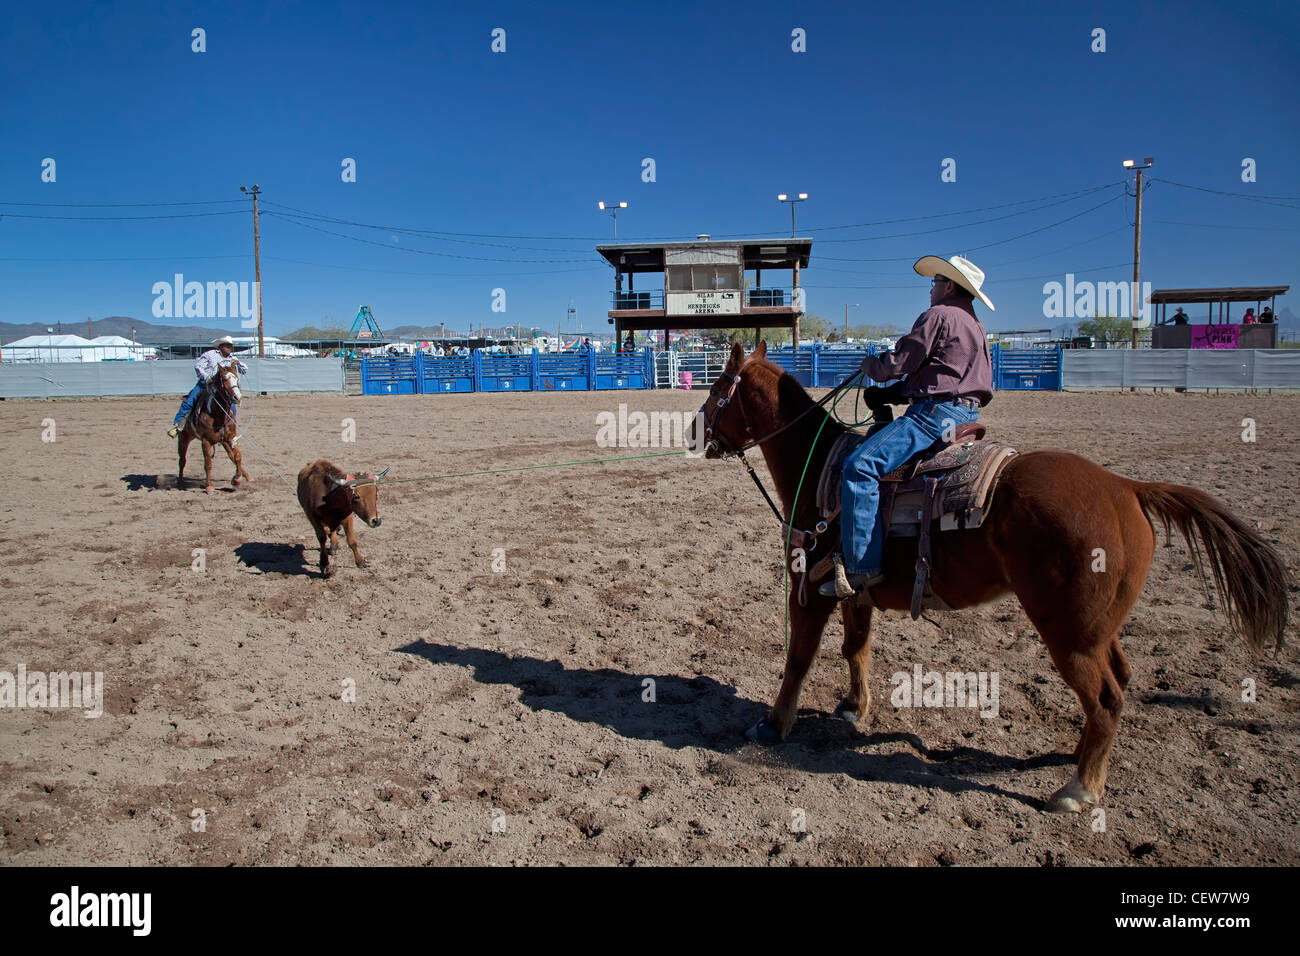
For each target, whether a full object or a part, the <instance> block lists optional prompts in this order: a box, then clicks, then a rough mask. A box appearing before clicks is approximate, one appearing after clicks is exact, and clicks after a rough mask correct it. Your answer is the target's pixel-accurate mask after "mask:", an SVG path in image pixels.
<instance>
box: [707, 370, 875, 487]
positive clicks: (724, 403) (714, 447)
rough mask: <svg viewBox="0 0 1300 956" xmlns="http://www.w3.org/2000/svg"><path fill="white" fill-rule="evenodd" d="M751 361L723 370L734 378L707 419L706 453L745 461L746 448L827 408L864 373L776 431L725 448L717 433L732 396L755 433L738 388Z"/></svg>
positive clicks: (850, 377) (840, 386)
mask: <svg viewBox="0 0 1300 956" xmlns="http://www.w3.org/2000/svg"><path fill="white" fill-rule="evenodd" d="M749 364H750V363H749V362H745V363H743V364H742V365H741V366H740V368H738V369H737V370H736V374H735V375H728V374H727V373H726V372H723V373H722V377H723V378H729V379H731V387H730V388H729V389H727V394H726V395H725V396H723V397H722V398H719V399H718V402H717V404H716V405H714V406H713V415H712V417H710V418H709V419H707V420H706V421H705V423H704V450H705V452H706V453H708V452H709V451H714V452H717V454H718V456H719V457H721V458H730V457H731V456H732V455H735V456H737V457H738V458H739V459H740V460H741V461H745V452H747V451H748V450H749V449H751V448H756V447H758V446H759V445H761V444H763V443H764V442H767V441H771V440H772V439H773V438H775V437H776V436H777V435H780V434H781V433H782V432H784V431H786V430H787V429H789V428H792V427H794V425H795V424H797V423H798V422H799V421H800V420H801V419H802V418H803V417H804V416H805V415H808V414H810V413H811V412H812V411H813V409H816V408H822V409H824V408H825V406H826V404H827V403H828V402H831V401H833V400H834V399H835V396H837V395H839V394H840V392H842V391H844V390H845V389H848V388H852V387H853V383H854V382H856V381H857V380H858V379H859V378H860V377H861V374H862V373H861V372H859V373H857V374H855V375H850V376H849V377H848V378H846V379H845V380H844V381H842V382H840V384H839V385H837V386H835V388H833V389H832V390H831V391H829V392H827V393H826V394H825V395H823V396H822V397H821V398H819V399H817V401H815V402H814V403H813V404H812V405H810V406H808V407H807V408H805V409H804V410H803V411H802V412H800V413H799V414H798V415H796V416H795V417H794V418H792V419H790V420H789V421H788V422H786V423H785V424H784V425H782V426H781V427H780V428H778V429H777V430H776V431H774V432H772V433H771V434H768V435H764V436H763V437H762V438H751V440H750V441H748V442H746V443H745V444H743V445H741V446H740V447H739V448H724V447H723V446H722V445H721V444H720V443H719V440H718V434H717V430H718V422H719V420H721V418H722V413H723V412H724V411H726V409H727V408H728V407H730V405H731V402H732V400H733V399H734V400H735V402H736V405H737V406H739V408H740V417H741V418H742V419H744V421H745V431H746V433H748V434H749V435H751V436H752V435H753V434H754V430H753V429H752V428H750V427H749V417H748V416H747V415H746V414H745V403H744V402H743V401H742V400H741V396H740V394H739V393H738V391H737V390H738V389H739V388H740V379H741V373H742V372H744V371H745V368H746V367H747V366H748V365H749ZM710 394H712V395H715V396H716V393H715V392H713V390H712V389H710ZM701 411H703V409H701ZM745 466H746V467H749V463H748V462H745ZM750 473H751V474H752V473H753V469H752V468H751V469H750ZM760 487H761V485H760ZM766 494H767V492H764V495H766ZM768 501H769V503H770V502H771V499H768Z"/></svg>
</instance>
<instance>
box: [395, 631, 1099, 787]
mask: <svg viewBox="0 0 1300 956" xmlns="http://www.w3.org/2000/svg"><path fill="white" fill-rule="evenodd" d="M395 650H396V651H398V652H399V653H402V654H414V655H416V656H419V657H423V658H425V659H426V660H428V661H430V662H432V663H434V664H450V665H453V666H456V667H468V668H471V669H472V670H473V676H474V679H475V680H476V681H478V682H479V683H482V684H503V685H505V684H509V685H512V686H514V687H516V688H517V689H518V690H519V700H520V702H521V703H522V704H524V705H525V706H527V707H529V708H531V709H532V710H534V711H550V712H552V713H557V714H563V715H564V716H565V717H567V718H569V719H570V720H575V721H579V722H582V723H588V724H595V725H598V726H602V727H605V728H608V729H609V730H612V731H614V732H615V733H617V734H619V735H620V736H622V737H626V738H629V739H631V740H647V741H648V740H657V741H659V742H660V743H662V744H664V745H665V746H667V747H671V748H673V749H682V748H685V747H696V748H699V749H702V750H709V751H712V752H714V753H718V754H723V755H734V756H736V757H737V758H738V759H741V760H743V761H745V762H747V763H753V764H769V765H770V764H773V763H778V764H784V765H785V766H788V767H790V768H792V769H797V770H800V771H804V772H808V773H837V774H838V773H846V774H848V775H849V776H851V777H854V778H855V779H858V780H863V781H869V780H879V781H886V782H889V783H897V784H903V785H905V786H911V787H918V788H923V789H928V788H934V789H939V790H945V791H947V792H949V793H960V792H963V791H967V790H978V791H982V792H984V793H989V794H992V795H996V796H1001V797H1008V798H1010V799H1012V800H1017V801H1019V802H1021V803H1023V804H1025V805H1027V806H1030V807H1033V808H1034V809H1037V810H1041V809H1043V808H1044V803H1043V801H1042V800H1041V799H1039V798H1037V797H1033V796H1029V795H1027V794H1022V793H1016V792H1014V791H1010V790H1006V789H1004V788H1002V787H999V786H997V785H996V784H989V783H982V782H978V781H976V780H972V779H969V778H970V777H973V776H977V775H982V774H992V773H1005V772H1016V771H1024V770H1030V769H1034V768H1037V767H1043V766H1052V765H1057V764H1072V763H1073V762H1074V761H1073V758H1071V757H1069V756H1068V755H1065V754H1040V755H1038V756H1035V757H1030V758H1018V757H1010V756H1006V755H1003V754H995V753H990V752H988V751H984V750H979V749H977V748H973V747H960V748H956V749H951V750H943V749H931V748H929V747H926V745H925V744H924V743H923V742H922V740H921V738H920V737H918V736H917V735H916V734H912V733H876V734H871V733H868V734H862V733H859V732H858V731H857V730H856V729H855V728H853V727H852V726H851V725H850V724H848V723H847V722H845V721H843V720H840V719H839V718H833V717H830V716H827V715H823V714H816V713H813V712H806V711H801V712H800V714H799V721H798V723H797V724H796V725H795V730H794V731H793V732H792V733H791V734H790V736H789V737H788V738H787V739H786V740H785V742H784V743H783V744H781V745H778V746H776V747H771V748H761V747H756V746H754V745H751V744H750V743H749V742H748V741H746V740H745V739H744V738H743V736H742V734H741V730H740V729H741V728H743V727H749V726H751V725H753V724H754V723H755V722H757V721H758V720H759V718H761V717H764V716H766V715H767V712H768V710H769V706H768V704H767V703H765V702H762V701H756V700H750V699H748V698H745V697H742V696H740V695H739V694H738V693H737V692H736V689H735V688H734V687H729V686H727V685H725V684H722V683H719V682H718V681H716V680H714V679H712V678H710V677H692V678H685V677H681V676H679V675H674V674H631V673H628V672H626V671H621V670H617V669H615V668H611V667H602V668H598V669H588V668H580V667H575V668H570V667H565V666H564V664H562V663H561V662H559V661H555V660H542V659H540V658H536V657H528V656H521V655H508V654H502V653H500V652H498V651H489V650H483V649H481V648H472V647H456V646H454V645H451V644H439V643H436V642H424V641H416V642H414V643H411V644H407V645H406V646H404V647H398V648H395ZM651 681H653V684H651V683H649V682H651ZM886 743H904V744H906V745H908V746H909V747H911V748H912V750H913V751H914V753H911V754H906V753H892V754H875V753H871V752H869V751H868V752H864V749H865V748H870V747H874V746H879V745H881V744H886ZM954 764H955V766H952V765H954Z"/></svg>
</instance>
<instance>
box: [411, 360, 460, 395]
mask: <svg viewBox="0 0 1300 956" xmlns="http://www.w3.org/2000/svg"><path fill="white" fill-rule="evenodd" d="M416 359H417V360H418V361H419V365H420V376H419V378H420V391H421V392H422V393H424V394H426V395H434V394H437V395H448V394H455V393H457V392H472V391H474V359H472V358H456V357H454V356H453V357H441V356H437V355H418V356H416Z"/></svg>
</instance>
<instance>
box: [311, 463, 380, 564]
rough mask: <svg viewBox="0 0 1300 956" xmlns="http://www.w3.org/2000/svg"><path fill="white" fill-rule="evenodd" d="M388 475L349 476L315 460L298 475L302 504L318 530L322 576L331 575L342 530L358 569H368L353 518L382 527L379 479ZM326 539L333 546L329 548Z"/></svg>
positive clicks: (330, 464) (371, 525)
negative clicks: (340, 530) (380, 522)
mask: <svg viewBox="0 0 1300 956" xmlns="http://www.w3.org/2000/svg"><path fill="white" fill-rule="evenodd" d="M386 474H388V469H387V468H385V469H384V470H383V471H381V472H380V473H379V474H377V475H348V474H344V472H343V471H342V470H341V469H339V468H337V467H336V466H334V465H333V464H332V463H330V462H328V461H324V460H321V461H314V462H312V463H311V464H310V465H308V466H307V467H306V468H304V469H303V470H302V471H300V472H298V502H299V504H301V505H302V510H303V511H304V512H305V513H306V515H307V520H308V521H310V522H311V526H312V527H313V528H315V529H316V540H317V541H319V542H320V571H321V576H322V577H329V576H330V566H329V563H330V559H329V555H330V552H331V551H337V550H338V547H339V540H338V531H339V528H340V527H342V528H343V530H344V532H346V534H347V538H348V547H349V548H351V549H352V556H353V557H354V558H355V559H356V562H357V567H359V568H364V567H365V566H366V560H365V558H363V557H362V556H361V550H360V548H358V547H357V536H356V534H355V533H354V532H353V530H352V516H353V515H356V516H357V517H358V518H360V519H361V520H362V521H364V522H365V523H366V524H368V525H370V527H372V528H378V527H379V479H380V478H382V477H384V475H386ZM326 538H328V539H329V547H326V546H325V539H326Z"/></svg>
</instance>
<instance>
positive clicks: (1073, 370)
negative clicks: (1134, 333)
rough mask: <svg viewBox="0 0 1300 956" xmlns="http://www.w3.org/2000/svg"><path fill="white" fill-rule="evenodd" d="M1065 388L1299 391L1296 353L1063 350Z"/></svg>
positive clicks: (1299, 366)
mask: <svg viewBox="0 0 1300 956" xmlns="http://www.w3.org/2000/svg"><path fill="white" fill-rule="evenodd" d="M1061 379H1062V385H1063V386H1064V387H1065V388H1300V349H1136V350H1134V349H1066V350H1064V351H1063V352H1062V353H1061Z"/></svg>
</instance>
